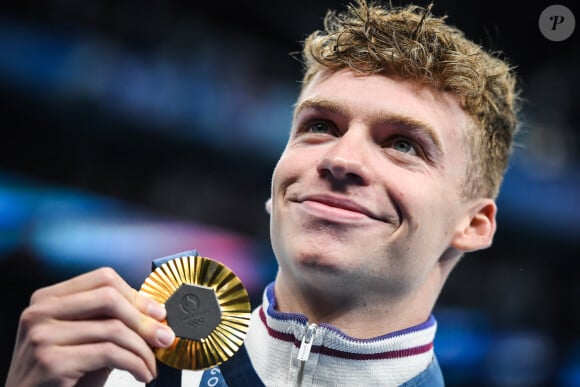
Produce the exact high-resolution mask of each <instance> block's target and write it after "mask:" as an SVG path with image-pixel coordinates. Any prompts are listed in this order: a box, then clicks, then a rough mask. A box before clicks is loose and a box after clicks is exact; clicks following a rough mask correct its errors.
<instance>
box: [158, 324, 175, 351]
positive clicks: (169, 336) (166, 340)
mask: <svg viewBox="0 0 580 387" xmlns="http://www.w3.org/2000/svg"><path fill="white" fill-rule="evenodd" d="M173 340H175V333H173V330H171V328H161V329H159V330H158V331H157V342H158V343H159V344H161V346H162V347H164V348H165V347H169V346H170V345H171V344H173Z"/></svg>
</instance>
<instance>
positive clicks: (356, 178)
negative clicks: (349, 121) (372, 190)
mask: <svg viewBox="0 0 580 387" xmlns="http://www.w3.org/2000/svg"><path fill="white" fill-rule="evenodd" d="M318 173H319V175H320V176H321V177H323V178H328V179H331V180H332V181H333V182H334V183H342V184H355V185H368V184H369V181H370V180H369V171H368V166H367V164H366V163H365V144H364V142H363V141H362V140H361V139H358V138H357V137H356V136H355V135H351V133H350V132H346V133H345V134H344V135H343V136H342V137H340V138H338V139H336V141H335V142H334V143H333V144H332V145H331V148H330V149H329V150H328V151H327V152H326V153H325V154H324V156H323V158H322V159H321V160H320V161H319V163H318Z"/></svg>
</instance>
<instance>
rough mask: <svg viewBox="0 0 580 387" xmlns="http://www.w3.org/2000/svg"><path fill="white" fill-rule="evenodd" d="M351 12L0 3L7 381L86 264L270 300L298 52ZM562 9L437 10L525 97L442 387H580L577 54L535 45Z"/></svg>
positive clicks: (312, 6) (464, 279)
mask: <svg viewBox="0 0 580 387" xmlns="http://www.w3.org/2000/svg"><path fill="white" fill-rule="evenodd" d="M393 3H395V4H398V2H396V1H394V2H393ZM417 3H418V4H421V5H425V2H421V1H418V2H417ZM343 4H344V3H343V2H338V1H330V0H312V1H307V0H298V1H292V2H273V1H264V0H259V1H249V0H240V1H236V2H223V3H222V2H193V1H178V0H170V1H159V0H155V1H136V0H120V1H97V0H86V1H82V2H78V1H70V0H39V1H34V2H26V1H25V2H11V3H10V5H7V4H4V5H2V6H0V127H1V130H2V132H1V133H2V135H1V137H0V276H1V277H0V278H2V281H0V291H1V293H0V294H1V295H2V297H3V302H2V303H3V305H4V307H3V311H2V313H1V320H0V323H1V325H0V327H1V329H2V336H1V337H0V343H1V345H0V347H1V348H4V350H3V351H2V355H1V360H0V378H2V379H4V377H5V373H6V371H7V367H8V364H9V360H10V356H11V351H12V346H13V341H14V337H15V334H16V327H17V321H18V316H19V314H20V312H21V310H22V309H23V308H24V307H25V306H26V305H27V304H28V301H29V297H30V295H31V293H32V291H33V290H34V289H36V288H38V287H41V286H45V285H48V284H51V283H54V282H57V281H60V280H62V279H65V278H68V277H71V276H73V275H76V274H79V273H81V272H84V271H87V270H89V269H92V268H96V267H99V266H103V265H108V266H112V267H114V268H116V269H117V270H118V271H119V272H120V273H121V274H122V275H123V276H124V277H125V278H127V280H128V281H129V282H130V283H131V284H132V285H133V286H135V287H138V286H139V285H140V283H141V281H142V280H143V278H144V277H145V276H146V275H147V273H148V270H149V267H150V261H151V259H153V258H156V257H160V256H164V255H168V254H172V253H175V252H179V251H184V250H188V249H192V248H196V249H198V250H199V251H200V253H201V255H204V256H208V257H212V258H214V259H217V260H220V261H222V262H224V263H226V264H227V265H228V266H230V267H231V268H232V269H233V270H234V271H235V272H236V273H238V274H239V275H240V276H241V277H242V279H243V280H244V282H245V283H246V285H247V287H248V288H249V290H250V293H251V295H252V300H253V305H254V306H256V305H257V304H258V303H259V299H260V296H261V288H262V286H263V285H264V284H265V283H267V282H270V281H271V280H272V279H273V277H274V274H275V262H274V258H273V255H272V252H271V250H270V247H269V241H268V218H267V216H266V214H265V212H264V210H263V208H264V201H265V200H266V198H267V197H268V195H269V182H270V174H271V170H272V168H273V166H274V164H275V162H276V160H277V157H278V155H279V153H280V152H281V150H282V148H283V146H284V142H285V139H286V135H287V133H288V130H289V127H290V120H291V112H292V104H293V102H294V100H295V98H296V96H297V92H298V88H299V84H298V81H299V79H300V64H299V63H298V62H297V61H296V60H294V59H292V58H291V57H290V55H289V53H290V52H293V51H297V50H298V49H299V42H300V41H301V40H302V39H304V37H305V36H306V33H308V32H310V31H312V30H314V29H316V28H320V27H321V24H322V16H323V14H324V13H325V11H326V9H328V8H338V9H342V5H343ZM551 4H553V3H551V2H548V1H539V0H534V1H526V2H525V1H520V0H518V1H515V0H514V1H510V0H506V1H499V0H491V1H485V2H484V1H473V2H462V1H459V0H439V1H436V2H435V6H434V13H435V14H438V15H441V14H448V16H449V20H450V22H451V23H452V24H455V25H456V26H458V27H459V28H461V29H462V30H464V31H465V33H466V34H467V35H468V36H469V37H470V38H472V39H473V40H475V41H477V42H480V43H482V44H483V45H484V46H485V47H487V48H489V49H491V50H494V51H502V52H504V53H505V56H506V57H507V58H509V60H510V62H511V63H512V64H513V65H514V66H516V67H517V69H518V73H519V76H520V80H521V84H522V85H523V90H524V92H523V95H522V96H523V97H524V99H525V101H526V102H525V105H524V111H523V115H524V118H525V122H524V126H523V130H522V133H521V135H520V137H519V141H518V143H519V146H518V148H517V150H516V153H515V157H514V158H513V161H512V164H511V167H510V169H509V172H508V174H507V178H506V181H505V185H504V187H503V190H502V192H501V195H500V199H499V206H500V210H499V231H498V234H497V237H496V240H495V245H494V246H493V247H492V248H491V249H489V250H487V251H483V252H480V253H476V254H472V255H468V256H466V257H465V259H464V261H463V262H462V263H461V264H460V265H459V267H458V268H457V269H456V271H455V272H454V273H453V274H452V276H451V278H450V280H449V282H448V284H447V287H446V288H445V290H444V292H443V294H442V296H441V299H440V301H439V303H438V306H437V309H436V316H437V318H438V322H439V333H438V336H437V339H436V347H435V348H436V352H437V354H438V357H439V360H440V363H441V365H442V367H443V368H444V372H445V374H446V379H447V382H448V385H449V386H548V385H550V386H579V385H580V261H579V259H580V204H579V201H580V156H579V154H580V153H579V150H580V132H579V130H580V127H579V124H578V123H579V122H580V102H579V101H580V71H578V70H579V69H580V44H579V31H576V32H575V33H574V34H573V35H572V36H571V37H570V38H569V39H567V40H566V41H563V42H552V41H549V40H547V39H545V38H544V37H543V36H542V35H541V33H540V31H539V29H538V18H539V15H540V14H541V12H542V10H544V9H545V8H546V7H547V6H549V5H551ZM558 4H564V5H566V6H567V7H568V8H570V9H571V10H572V12H573V13H574V14H575V15H576V17H580V8H578V7H577V5H575V4H573V3H572V2H571V1H563V2H562V1H559V2H558Z"/></svg>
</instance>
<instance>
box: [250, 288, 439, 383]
mask: <svg viewBox="0 0 580 387" xmlns="http://www.w3.org/2000/svg"><path fill="white" fill-rule="evenodd" d="M254 319H259V320H260V321H253V325H254V329H251V330H250V334H249V337H248V339H247V340H246V347H247V348H248V351H249V353H250V357H251V358H252V363H253V364H254V367H255V368H256V371H257V372H258V375H259V376H260V377H261V378H263V379H264V377H267V378H269V381H270V382H272V381H276V383H273V384H278V385H294V384H296V383H295V382H294V381H295V380H296V378H298V377H300V378H303V380H302V385H317V384H318V385H319V384H326V385H331V384H333V383H338V382H340V383H339V384H340V385H347V384H348V383H346V382H347V381H348V380H352V381H353V382H356V383H355V384H356V385H362V384H366V383H371V384H372V383H380V384H383V385H398V384H401V383H403V382H405V381H407V380H409V379H411V378H412V377H414V376H416V375H418V374H419V373H421V371H423V370H425V369H426V368H427V367H428V365H429V364H430V362H431V361H432V359H433V339H434V337H435V331H436V328H437V323H436V321H435V318H434V317H433V316H430V317H429V319H427V321H425V322H424V323H422V324H419V325H416V326H413V327H410V328H407V329H403V330H400V331H397V332H392V333H387V334H385V335H382V336H378V337H374V338H370V339H357V338H353V337H351V336H349V335H347V334H345V333H344V332H342V331H340V330H339V329H338V328H336V327H334V326H332V325H330V324H324V323H323V324H319V325H318V326H317V327H316V330H315V334H314V336H313V338H312V342H311V347H310V348H309V356H308V360H307V361H305V362H301V361H299V360H298V352H299V348H300V347H301V345H304V344H303V343H302V342H303V338H304V335H305V332H306V330H307V328H308V327H309V325H310V324H308V319H307V318H306V316H304V315H301V314H296V313H282V312H279V311H278V310H276V297H275V294H274V284H273V283H272V284H270V285H269V286H268V287H267V288H266V290H265V291H264V297H263V304H262V306H261V307H259V308H258V309H257V310H256V311H255V313H254ZM252 331H253V332H252ZM301 368H302V370H300V369H301ZM345 370H347V372H345ZM300 375H302V376H300ZM337 378H339V379H337ZM281 380H284V382H283V383H282V382H280V381H281ZM344 383H346V384H344ZM361 383H362V384H361ZM266 384H267V385H269V384H272V383H266Z"/></svg>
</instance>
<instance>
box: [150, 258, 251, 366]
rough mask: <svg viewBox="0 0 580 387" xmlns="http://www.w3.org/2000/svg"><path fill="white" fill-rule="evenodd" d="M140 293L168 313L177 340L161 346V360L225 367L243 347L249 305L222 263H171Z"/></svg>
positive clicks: (157, 352)
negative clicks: (158, 303)
mask: <svg viewBox="0 0 580 387" xmlns="http://www.w3.org/2000/svg"><path fill="white" fill-rule="evenodd" d="M139 292H140V293H141V294H143V295H145V296H147V297H150V298H152V299H154V300H156V301H158V302H161V303H164V304H165V307H166V309H167V320H166V322H167V325H169V326H170V327H171V329H173V331H174V332H175V335H176V338H175V341H174V342H173V344H172V345H171V346H170V347H169V348H157V349H156V350H155V356H156V357H157V359H159V360H160V361H161V362H163V363H165V364H167V365H169V366H172V367H174V368H179V369H192V370H202V369H207V368H211V367H214V366H216V365H218V364H221V363H223V362H224V361H226V360H228V359H229V358H230V357H232V356H233V355H234V353H236V351H237V350H238V349H239V348H240V346H241V345H242V343H243V341H244V338H245V336H246V333H247V332H248V327H249V324H250V316H251V306H250V300H249V297H248V293H247V291H246V289H245V288H244V286H243V284H242V282H241V281H240V279H239V278H238V277H237V276H236V275H235V274H234V273H233V272H232V271H231V270H230V269H228V268H227V267H226V266H224V265H223V264H221V263H219V262H216V261H214V260H211V259H209V258H205V257H200V256H184V257H180V258H176V259H173V260H170V261H168V262H166V263H164V264H163V265H161V266H159V267H158V268H157V269H155V270H154V271H153V272H152V273H151V274H150V275H149V276H148V277H147V279H145V282H143V284H142V285H141V289H140V290H139Z"/></svg>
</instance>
